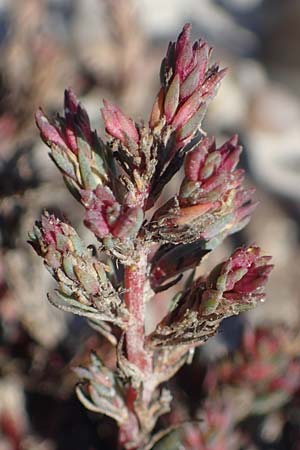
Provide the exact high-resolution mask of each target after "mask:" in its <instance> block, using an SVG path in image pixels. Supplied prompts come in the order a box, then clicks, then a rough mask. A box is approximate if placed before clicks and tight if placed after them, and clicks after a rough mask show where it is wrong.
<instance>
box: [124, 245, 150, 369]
mask: <svg viewBox="0 0 300 450" xmlns="http://www.w3.org/2000/svg"><path fill="white" fill-rule="evenodd" d="M146 269H147V254H146V252H141V254H140V259H139V260H138V261H137V262H136V263H135V264H133V265H131V266H126V267H125V274H124V287H125V303H126V306H127V309H128V311H129V314H130V319H129V326H128V330H127V331H126V351H127V358H128V361H130V362H131V363H132V364H134V365H135V366H136V367H137V368H138V369H140V371H141V372H142V373H145V374H146V373H148V372H149V370H151V364H150V361H149V356H147V353H146V351H145V348H144V344H145V304H144V286H145V281H146Z"/></svg>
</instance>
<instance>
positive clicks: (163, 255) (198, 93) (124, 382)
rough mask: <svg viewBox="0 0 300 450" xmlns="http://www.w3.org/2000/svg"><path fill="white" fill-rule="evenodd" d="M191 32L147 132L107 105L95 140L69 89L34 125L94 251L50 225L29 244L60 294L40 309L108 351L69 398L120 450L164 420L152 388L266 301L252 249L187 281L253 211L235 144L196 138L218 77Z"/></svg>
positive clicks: (165, 75)
mask: <svg viewBox="0 0 300 450" xmlns="http://www.w3.org/2000/svg"><path fill="white" fill-rule="evenodd" d="M190 28H191V27H190V26H189V25H186V26H185V27H184V28H183V31H182V33H181V34H180V36H179V37H178V39H177V41H176V42H175V43H171V44H170V46H169V49H168V52H167V55H166V57H165V59H164V60H163V63H162V67H161V89H160V92H159V94H158V96H157V99H156V101H155V103H154V106H153V109H152V112H151V115H150V119H149V122H148V125H145V124H144V123H135V122H134V121H133V120H132V119H130V118H127V117H126V116H125V115H124V113H123V112H122V111H121V110H120V108H119V107H117V106H115V105H114V104H112V103H111V102H108V101H104V107H103V108H102V118H103V121H104V125H105V129H106V132H107V135H108V139H107V142H104V140H102V139H101V138H100V137H99V136H98V135H97V133H96V132H95V131H93V130H91V126H90V121H89V118H88V115H87V113H86V111H85V109H84V108H83V107H82V106H81V104H80V103H79V102H78V100H77V99H76V97H75V95H74V93H73V92H72V91H71V90H70V89H69V90H67V91H66V92H65V102H64V103H65V111H64V117H61V116H59V115H58V116H57V117H56V119H55V120H49V119H48V118H47V117H46V116H45V114H44V113H43V112H42V110H39V111H38V112H37V114H36V122H37V126H38V128H39V130H40V133H41V137H42V139H43V140H44V142H45V143H46V144H47V145H48V147H50V156H51V158H52V159H53V161H54V162H55V164H56V165H57V167H58V169H59V170H60V171H61V173H62V175H63V178H64V180H65V182H66V185H67V187H68V189H69V190H70V192H71V193H72V194H73V195H74V196H75V198H76V199H77V200H78V201H79V202H80V203H81V204H82V205H83V207H84V209H85V212H84V214H83V221H84V224H85V225H86V227H87V228H89V230H90V231H92V233H93V234H94V235H95V238H96V239H97V242H98V243H99V244H98V248H96V247H95V246H92V247H91V246H86V245H85V244H84V243H83V242H82V241H81V240H80V238H79V237H78V235H77V233H76V231H75V230H74V229H73V228H72V227H71V225H69V224H68V223H66V222H63V221H61V220H60V219H58V218H56V217H54V216H53V215H49V214H48V213H44V214H43V215H42V218H41V220H40V221H39V222H37V223H36V225H35V226H34V229H33V232H32V233H31V234H30V241H31V244H32V246H33V248H34V249H35V250H36V252H37V253H38V254H39V255H40V256H41V257H42V258H43V259H44V262H45V265H46V267H47V268H48V270H49V271H50V273H51V274H52V276H53V278H54V279H55V280H56V282H57V283H58V289H57V292H56V296H53V295H49V300H50V301H51V302H52V303H53V304H54V305H55V306H57V307H58V308H61V309H64V310H66V311H71V312H73V313H75V314H79V315H82V316H85V317H87V318H88V319H89V320H90V322H91V324H92V325H93V327H94V328H96V330H97V331H99V332H100V333H102V334H103V335H104V336H105V337H106V338H108V339H109V341H110V342H111V344H113V345H114V346H115V347H116V349H115V350H116V361H117V362H116V368H115V370H111V369H108V368H107V367H105V361H104V362H102V361H100V360H99V359H98V358H97V357H96V356H95V355H92V357H91V365H90V366H89V367H88V368H87V369H84V368H80V369H79V370H77V373H78V374H79V376H80V377H81V378H83V379H84V384H83V385H82V386H81V387H79V388H78V389H77V393H78V396H79V398H80V400H81V401H82V402H83V403H84V404H85V406H86V407H87V408H89V409H91V410H93V411H96V412H100V413H104V414H106V415H108V416H110V417H112V418H114V419H115V420H116V421H117V423H118V426H119V445H120V448H126V449H131V450H133V449H134V450H136V449H137V448H139V449H146V448H149V449H150V448H151V447H150V444H151V442H153V440H152V441H151V433H152V431H153V429H154V427H155V424H156V421H157V418H158V417H159V416H160V415H162V414H164V413H166V412H167V411H169V410H170V402H171V396H170V393H169V392H168V391H167V390H165V389H161V387H160V385H161V384H162V383H163V382H165V381H167V380H168V379H169V378H171V377H172V376H173V375H174V374H175V373H176V371H177V370H178V369H179V368H180V367H181V366H182V365H183V364H184V363H185V362H186V361H187V360H188V359H189V355H190V354H191V352H192V350H193V349H194V347H195V346H197V345H200V344H202V343H204V342H205V341H206V340H207V339H208V338H209V337H211V336H213V335H214V334H215V333H216V332H217V330H218V327H219V325H220V323H221V321H222V320H223V319H224V318H226V317H229V316H231V315H235V314H239V313H240V312H241V311H244V310H248V309H251V308H253V307H254V306H255V305H256V304H257V303H258V302H259V301H261V300H263V299H264V297H265V294H264V286H265V284H266V281H267V278H268V275H269V273H270V271H271V269H272V265H270V264H269V259H270V258H269V257H266V256H263V255H262V252H261V251H260V249H259V248H258V247H255V246H250V247H248V248H245V249H243V248H242V249H238V250H236V251H235V252H234V253H233V255H232V256H231V257H230V258H229V259H228V260H227V261H225V262H224V263H222V264H220V265H219V266H218V267H216V268H215V269H214V270H213V271H212V272H211V274H210V275H208V276H207V277H206V278H198V279H194V274H195V269H196V267H197V266H198V265H199V264H200V262H201V260H202V258H203V257H204V256H205V255H207V254H208V253H209V252H210V251H211V250H213V249H214V248H215V247H216V245H217V244H219V243H220V242H221V241H222V240H223V239H225V238H226V236H228V235H229V234H231V233H234V232H236V231H237V230H239V229H241V228H242V227H244V226H245V225H246V223H247V222H248V221H249V219H250V215H251V212H252V210H253V208H254V207H255V203H254V202H253V200H252V196H253V189H246V188H245V187H244V172H243V170H241V169H237V168H236V167H237V164H238V162H239V156H240V153H241V147H240V145H239V144H238V138H237V136H233V137H232V138H231V139H229V140H228V141H227V142H225V143H224V144H223V145H222V146H221V147H217V146H216V144H215V139H214V138H210V137H204V133H203V132H202V129H201V122H202V119H203V117H204V114H205V111H206V109H207V106H208V104H209V102H210V101H211V100H212V98H213V97H214V95H215V93H216V90H217V88H218V86H219V84H220V81H221V79H222V78H223V76H224V75H225V72H226V71H225V70H224V69H222V70H220V69H219V67H218V65H212V66H209V57H210V54H211V51H212V49H211V48H209V46H208V45H207V44H206V43H205V42H203V41H201V40H200V41H197V42H196V43H194V44H193V43H192V42H191V41H190ZM182 166H184V176H183V180H182V183H181V186H180V188H179V191H178V192H176V193H174V196H173V197H172V198H171V199H170V200H168V201H167V202H166V203H165V204H164V205H163V206H160V207H158V206H157V204H156V202H157V200H158V198H159V196H160V195H161V193H162V191H163V188H164V187H165V186H166V185H167V184H168V183H169V181H170V180H171V179H172V178H173V176H174V175H175V174H176V173H177V172H178V171H179V170H180V168H181V167H182ZM150 208H154V212H151V214H150V213H149V210H150ZM189 269H192V270H191V276H190V277H189V278H188V280H187V282H186V284H185V287H184V288H183V290H182V291H181V292H179V293H178V294H177V296H176V299H174V301H173V303H172V309H171V311H170V312H169V313H168V314H167V315H166V316H165V317H163V318H162V319H161V321H160V323H159V324H158V325H157V327H156V328H155V329H154V331H153V332H152V333H151V334H150V335H148V336H146V333H145V321H146V314H145V304H146V302H147V301H150V300H151V299H152V297H153V295H155V293H156V292H158V291H161V290H166V289H168V287H170V286H171V285H174V284H176V283H177V281H178V280H179V278H180V277H182V274H183V272H184V271H187V270H189ZM152 439H154V441H155V437H153V438H152Z"/></svg>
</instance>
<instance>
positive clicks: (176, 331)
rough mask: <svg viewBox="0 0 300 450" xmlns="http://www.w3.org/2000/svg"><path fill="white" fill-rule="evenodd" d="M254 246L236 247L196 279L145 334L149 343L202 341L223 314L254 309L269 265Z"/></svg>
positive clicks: (178, 343)
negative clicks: (165, 314)
mask: <svg viewBox="0 0 300 450" xmlns="http://www.w3.org/2000/svg"><path fill="white" fill-rule="evenodd" d="M269 260H270V257H269V256H261V254H260V249H259V248H258V247H248V248H246V249H238V250H236V251H235V252H234V253H233V254H232V256H231V257H230V258H229V259H228V261H225V262H224V263H223V264H220V265H219V266H218V267H216V268H215V269H214V270H213V271H212V272H211V274H210V275H209V276H208V277H207V278H206V280H204V279H203V278H202V277H200V278H198V279H196V280H195V281H194V282H193V283H192V284H191V286H190V287H189V288H188V289H187V290H186V291H184V292H183V293H182V295H181V296H180V297H179V299H178V300H177V303H176V305H175V307H174V308H173V309H172V310H171V311H170V312H169V314H168V315H167V316H165V317H164V319H163V320H162V321H161V323H160V324H159V325H158V326H157V328H156V330H154V332H153V333H152V334H151V335H150V336H149V340H148V342H149V345H150V346H154V347H156V346H158V347H168V346H174V345H185V344H188V343H190V344H191V343H198V344H199V343H203V342H205V341H206V340H207V339H208V338H209V337H211V336H213V335H214V334H215V333H216V331H217V329H218V327H219V325H220V322H221V321H222V320H223V319H224V318H225V317H230V316H232V315H237V314H239V313H240V312H242V311H247V310H249V309H252V308H254V307H255V306H256V305H257V303H258V302H259V301H262V300H264V298H265V294H264V292H263V288H264V285H265V283H266V281H267V278H268V275H269V273H270V271H271V270H272V268H273V266H272V265H271V264H268V262H269Z"/></svg>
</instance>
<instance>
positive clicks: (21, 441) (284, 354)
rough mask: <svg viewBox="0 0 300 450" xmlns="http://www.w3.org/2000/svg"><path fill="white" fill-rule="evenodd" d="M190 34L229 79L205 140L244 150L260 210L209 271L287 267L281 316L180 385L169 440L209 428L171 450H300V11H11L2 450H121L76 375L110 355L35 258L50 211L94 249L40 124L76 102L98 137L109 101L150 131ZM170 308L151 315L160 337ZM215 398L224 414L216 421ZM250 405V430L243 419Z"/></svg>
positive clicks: (273, 311) (278, 291)
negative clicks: (258, 256)
mask: <svg viewBox="0 0 300 450" xmlns="http://www.w3.org/2000/svg"><path fill="white" fill-rule="evenodd" d="M186 22H190V23H192V25H193V37H194V38H195V39H197V38H198V37H200V36H201V37H203V38H205V39H206V40H207V41H208V42H209V44H210V45H212V46H214V48H215V50H214V54H213V58H214V59H215V60H218V61H221V65H222V66H226V67H228V68H229V74H228V75H227V77H226V79H225V81H224V82H223V83H222V86H221V88H220V90H219V93H218V95H217V97H216V98H215V100H214V101H213V103H212V104H211V106H210V108H209V111H208V114H207V116H206V119H205V122H204V129H205V130H206V131H207V132H208V133H210V134H213V135H215V136H216V137H217V140H218V141H222V140H224V139H225V138H226V137H228V136H230V135H231V134H233V133H238V134H239V135H240V139H241V142H242V144H243V146H244V154H243V158H242V165H243V166H244V168H245V169H246V170H247V174H248V178H249V183H251V184H252V185H255V186H256V189H257V193H256V198H257V199H258V200H259V201H260V205H259V206H258V208H257V210H256V212H255V213H254V215H253V218H252V221H251V223H250V225H249V226H248V227H247V228H246V229H245V230H243V231H242V232H241V233H239V234H238V235H236V236H234V237H232V238H231V239H229V240H227V241H226V242H225V243H224V244H223V245H222V246H221V247H220V248H218V249H217V250H216V251H215V252H214V254H213V255H211V256H210V258H209V260H208V262H207V265H209V266H213V265H214V264H215V263H216V262H217V261H220V259H222V258H224V257H226V256H228V255H229V253H230V251H231V250H232V249H233V248H234V247H235V246H237V245H241V244H242V243H253V242H255V243H257V244H258V245H260V246H261V247H262V248H263V249H264V250H265V251H266V253H267V254H271V255H273V261H274V264H275V269H274V272H273V274H272V276H271V280H270V283H269V286H268V300H267V302H266V303H265V304H264V305H262V306H260V307H259V308H257V309H256V310H255V311H254V312H251V313H250V314H248V315H247V317H246V316H245V317H243V318H242V319H231V320H229V321H227V322H225V324H224V326H223V330H222V332H221V333H220V334H219V336H218V337H217V338H214V339H212V340H211V341H210V342H209V344H207V345H206V346H205V349H204V350H203V351H201V352H198V353H197V355H196V358H195V361H194V363H193V365H191V366H189V367H188V368H185V369H183V370H182V371H181V372H180V374H179V375H178V377H177V378H176V380H175V381H174V382H172V383H171V385H172V389H173V390H174V397H175V404H174V411H173V412H172V414H173V415H172V414H171V416H170V417H169V418H168V419H165V420H166V421H169V422H166V423H162V426H166V424H167V423H173V422H174V421H176V420H178V419H180V420H182V418H183V419H184V418H186V417H192V418H194V417H202V418H204V422H205V424H204V425H203V424H202V425H201V424H200V425H198V424H196V425H190V428H186V429H185V431H183V434H184V433H185V434H184V435H180V434H176V435H175V436H171V437H170V439H173V441H169V442H168V443H167V442H166V441H165V442H164V444H161V445H162V446H161V447H159V448H161V449H167V448H170V449H177V448H178V449H185V448H186V449H190V448H191V449H193V448H194V449H196V450H197V449H199V450H227V449H228V450H234V449H237V450H259V449H270V450H271V449H273V450H299V449H300V361H299V358H300V339H299V331H300V325H299V315H300V314H299V313H300V289H299V278H300V245H299V217H300V126H299V125H300V83H299V79H300V45H299V43H300V1H299V0H284V1H282V0H202V1H199V0H184V1H182V0H165V1H162V0H23V1H20V0H0V52H1V57H0V173H1V176H0V242H1V248H0V319H1V324H0V450H69V449H70V450H71V449H72V450H77V449H78V450H93V449H95V450H96V449H100V448H101V449H114V448H116V447H115V440H114V439H115V438H114V436H115V429H114V425H113V424H112V423H111V422H109V421H107V420H106V419H104V418H102V417H99V416H96V415H93V414H91V413H88V412H87V411H85V410H84V408H83V407H82V406H81V405H80V404H79V402H78V400H77V399H76V398H75V395H74V384H75V383H76V377H75V376H74V375H73V373H72V371H71V369H70V367H72V366H75V365H77V364H79V363H82V361H84V360H85V358H87V356H88V352H89V349H91V348H97V349H98V350H99V352H100V353H101V352H102V353H106V354H107V353H109V351H110V350H109V349H108V347H107V346H108V344H106V343H105V342H103V340H101V339H100V338H99V337H98V336H96V335H95V334H94V332H93V331H92V330H90V329H89V328H88V327H87V325H86V324H85V322H84V321H82V320H81V319H78V318H74V317H69V316H68V315H67V314H63V313H62V312H58V311H56V310H54V308H53V307H51V306H50V305H49V304H48V302H47V301H46V293H47V292H48V291H49V290H51V289H52V288H53V285H52V281H51V279H50V276H48V273H47V272H46V270H45V269H44V267H43V265H42V264H41V261H40V260H39V259H38V258H37V257H36V256H35V255H34V254H33V251H32V250H31V248H30V246H29V245H28V244H27V242H26V240H27V233H28V231H29V230H30V229H31V228H32V225H33V223H34V221H35V220H36V219H37V218H38V216H39V215H40V213H41V211H42V210H43V209H45V208H46V209H48V210H50V211H59V212H60V213H62V214H64V215H65V216H66V217H68V219H69V220H70V221H71V223H72V224H73V225H74V226H75V227H77V228H78V230H79V232H80V233H81V235H83V236H85V235H86V238H87V240H88V239H90V236H89V235H88V234H87V232H86V231H84V229H83V227H82V210H81V207H80V206H79V205H77V204H76V203H75V201H73V199H72V198H71V196H70V194H69V193H68V192H67V190H66V189H65V187H64V184H63V181H62V179H61V177H60V174H59V173H58V171H57V170H56V168H55V167H54V165H53V163H52V162H51V161H50V159H49V157H48V155H47V149H46V147H45V145H44V144H42V142H41V141H40V139H39V136H38V132H37V129H36V127H35V124H34V112H35V110H36V109H37V107H39V106H42V107H43V109H44V110H45V111H46V112H47V113H48V115H49V116H51V115H54V113H55V112H56V111H60V110H61V109H62V102H63V91H64V88H65V87H72V88H73V90H74V91H75V93H76V94H77V96H78V97H79V98H80V100H81V102H82V103H83V104H84V106H85V107H86V109H87V110H88V112H89V114H90V118H91V121H92V124H93V126H94V127H95V128H97V129H98V130H99V131H100V133H103V129H102V128H101V127H102V124H101V121H100V111H99V109H100V106H101V104H102V99H103V97H105V98H108V99H110V100H112V101H115V102H117V103H118V104H119V105H120V106H121V107H122V108H123V110H124V111H125V112H126V114H128V115H130V116H131V117H133V118H134V119H135V120H141V118H144V119H145V120H146V119H147V117H148V116H149V111H150V110H151V106H152V102H153V99H154V96H155V94H156V92H157V90H158V86H159V80H158V72H159V66H160V62H161V59H162V57H163V56H164V54H165V51H166V47H167V44H168V41H169V40H175V39H176V36H177V35H178V33H179V31H180V30H181V28H182V26H183V24H184V23H186ZM167 297H168V292H167V293H164V295H163V296H160V297H159V300H158V301H156V302H155V304H154V305H155V306H154V307H153V308H152V309H150V310H149V317H150V320H149V322H150V324H149V327H151V321H155V315H157V313H158V310H159V309H160V308H161V309H165V308H166V304H167V301H168V298H167ZM152 316H153V317H152ZM246 328H247V330H249V329H251V330H252V331H251V333H252V334H251V333H250V334H251V336H252V338H251V339H252V341H251V342H252V344H253V346H259V345H260V344H261V343H262V342H263V345H262V347H263V348H259V349H257V348H256V347H255V349H253V348H252V350H251V351H252V353H253V354H252V353H251V352H250V351H249V348H248V347H247V348H246V350H245V348H244V347H243V345H244V344H243V343H245V340H246V343H247V342H248V341H249V339H248V341H247V339H246V338H247V336H248V334H247V336H246V338H245V329H246ZM258 330H260V331H258ZM274 330H277V331H276V332H274ZM259 333H262V335H263V336H264V338H261V336H262V335H261V334H259ZM257 336H258V337H257ZM248 337H249V336H248ZM254 337H255V338H254ZM251 339H250V340H251ZM255 339H256V341H255ZM253 342H254V343H253ZM266 342H267V343H266ZM248 343H249V342H248ZM243 352H244V353H245V352H246V353H247V352H248V353H247V355H246V357H245V359H243V357H244V356H245V355H244V353H243ZM249 352H250V353H251V356H249ZM268 358H269V359H271V361H269V359H268ZM258 359H259V362H258ZM241 360H242V361H243V364H244V366H243V370H246V369H247V370H248V372H246V373H247V374H248V375H249V377H248V378H247V377H246V375H245V376H244V379H243V383H244V384H242V383H241V382H240V381H239V377H241V373H244V372H243V371H242V369H241V367H240V366H239V363H241ZM266 361H267V362H266ZM224 364H225V367H227V368H228V364H229V366H230V365H231V370H232V371H233V372H234V370H235V368H236V367H239V369H237V371H238V375H236V378H237V381H235V384H234V383H233V381H232V380H233V378H234V376H233V375H232V377H231V378H230V377H229V378H228V377H227V378H226V376H225V378H224V367H223V366H224ZM226 364H227V366H226ZM251 364H252V365H251ZM265 365H267V367H268V369H269V372H267V373H268V375H266V372H264V370H263V369H265ZM245 367H246V369H245ZM225 372H226V370H225ZM233 372H230V371H229V372H228V373H232V374H233ZM220 373H221V375H220ZM222 377H223V378H222ZM266 377H267V378H266ZM217 379H218V380H219V379H222V382H221V381H220V382H219V383H215V382H214V380H217ZM266 379H267V382H266ZM224 380H225V381H224ZM226 380H227V381H226ZM245 380H246V381H245ZM278 380H279V381H278ZM245 383H246V384H245ZM259 383H260V384H259ZM232 384H234V386H232ZM187 385H189V389H186V386H187ZM216 385H218V386H221V385H222V386H223V387H222V389H221V388H220V387H218V386H217V387H216ZM258 385H259V392H257V389H258ZM274 393H275V397H274ZM247 395H248V397H247ZM276 395H277V397H276ZM245 396H246V399H245ZM249 396H250V397H249ZM206 398H207V399H208V400H205V399H206ZM209 398H216V401H214V402H213V404H214V406H213V407H212V405H211V404H209ZM249 398H250V399H249ZM195 399H197V403H195ZM228 399H230V400H228ZM207 401H208V403H207ZM258 401H260V403H259V405H260V407H257V402H258ZM230 402H233V405H232V403H230ZM255 402H256V403H255ZM237 404H240V405H242V409H243V413H242V414H241V413H240V412H239V414H232V411H233V410H236V405H237ZM176 405H179V406H176ZM218 405H220V407H219V406H218ZM176 408H177V409H176ZM201 408H202V409H201ZM211 409H213V411H211ZM183 410H184V411H183ZM228 410H229V413H228ZM206 416H207V417H208V418H209V419H207V420H206V419H205V417H206ZM233 416H234V417H233ZM210 427H211V428H210ZM212 430H213V431H214V433H213V434H212ZM220 433H221V434H220ZM212 435H213V439H211V436H212ZM199 436H200V437H199ZM205 436H206V438H205ZM184 439H185V442H186V443H185V444H184V443H183V444H182V443H181V444H179V442H180V440H183V441H184ZM193 439H194V440H193ZM195 439H196V440H195ZM197 439H198V440H197ZM205 439H206V440H205ZM183 441H182V442H183ZM193 442H194V443H193ZM220 442H221V443H220ZM180 445H181V446H180ZM217 445H218V446H217ZM157 448H158V447H157Z"/></svg>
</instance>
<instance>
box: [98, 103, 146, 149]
mask: <svg viewBox="0 0 300 450" xmlns="http://www.w3.org/2000/svg"><path fill="white" fill-rule="evenodd" d="M103 103H104V108H102V109H101V114H102V117H103V121H104V124H105V129H106V131H107V133H108V134H110V135H111V136H113V137H115V138H116V139H119V140H120V141H121V142H123V144H124V143H126V136H128V137H129V138H130V139H132V140H133V141H134V142H135V143H136V144H137V143H138V142H139V134H138V131H137V129H136V126H135V124H134V122H133V120H131V119H128V118H127V117H126V116H125V115H124V114H123V113H122V111H121V110H120V108H118V107H117V106H115V105H113V104H112V103H110V102H109V101H107V100H103Z"/></svg>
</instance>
